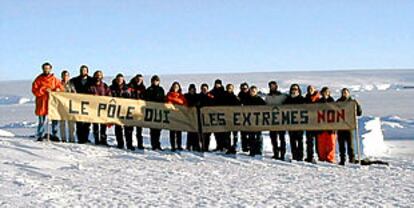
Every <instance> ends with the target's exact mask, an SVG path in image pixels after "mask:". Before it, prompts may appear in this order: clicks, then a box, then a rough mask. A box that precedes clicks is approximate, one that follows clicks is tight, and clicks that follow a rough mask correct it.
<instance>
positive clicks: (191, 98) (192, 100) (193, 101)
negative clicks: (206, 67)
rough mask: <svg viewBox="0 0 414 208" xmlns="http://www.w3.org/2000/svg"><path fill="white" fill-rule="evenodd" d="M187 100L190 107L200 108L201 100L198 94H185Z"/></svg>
mask: <svg viewBox="0 0 414 208" xmlns="http://www.w3.org/2000/svg"><path fill="white" fill-rule="evenodd" d="M184 97H185V99H186V100H187V104H188V106H189V107H193V106H198V105H199V102H200V99H199V95H198V94H190V93H186V94H184Z"/></svg>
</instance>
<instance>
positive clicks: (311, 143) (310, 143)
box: [305, 85, 321, 163]
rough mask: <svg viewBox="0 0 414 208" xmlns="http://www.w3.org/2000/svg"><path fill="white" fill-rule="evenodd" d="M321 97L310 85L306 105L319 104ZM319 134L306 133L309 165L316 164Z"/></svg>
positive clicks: (314, 132) (315, 132) (313, 132)
mask: <svg viewBox="0 0 414 208" xmlns="http://www.w3.org/2000/svg"><path fill="white" fill-rule="evenodd" d="M320 97H321V95H320V94H319V92H318V91H317V90H316V88H315V87H314V86H312V85H309V86H308V87H307V93H306V96H305V103H307V104H312V103H317V102H318V101H319V98H320ZM317 133H318V132H317V131H306V133H305V135H306V159H305V161H306V162H309V163H316V161H315V159H314V147H316V152H317V145H315V142H316V141H317V139H316V135H317Z"/></svg>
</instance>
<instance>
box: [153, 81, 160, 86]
mask: <svg viewBox="0 0 414 208" xmlns="http://www.w3.org/2000/svg"><path fill="white" fill-rule="evenodd" d="M152 84H153V85H155V86H158V85H160V80H152Z"/></svg>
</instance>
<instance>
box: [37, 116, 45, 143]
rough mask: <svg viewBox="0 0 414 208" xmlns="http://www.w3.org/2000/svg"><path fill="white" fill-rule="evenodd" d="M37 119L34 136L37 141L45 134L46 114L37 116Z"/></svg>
mask: <svg viewBox="0 0 414 208" xmlns="http://www.w3.org/2000/svg"><path fill="white" fill-rule="evenodd" d="M38 121H39V123H38V125H37V131H36V136H37V140H38V141H42V140H43V137H44V134H45V123H46V116H38Z"/></svg>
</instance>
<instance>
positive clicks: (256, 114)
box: [253, 112, 260, 126]
mask: <svg viewBox="0 0 414 208" xmlns="http://www.w3.org/2000/svg"><path fill="white" fill-rule="evenodd" d="M253 115H254V116H255V120H256V126H258V125H259V120H260V119H259V118H260V112H254V113H253Z"/></svg>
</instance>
